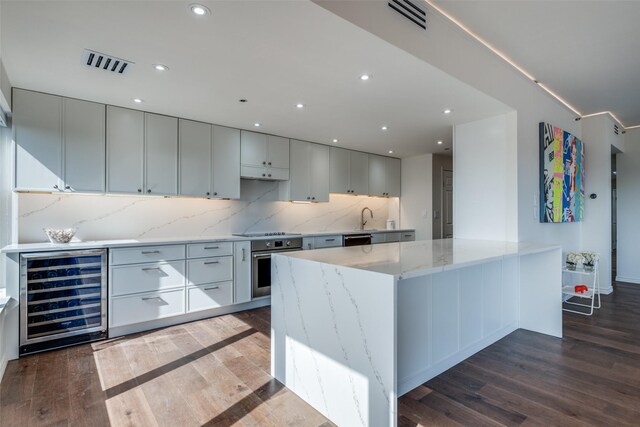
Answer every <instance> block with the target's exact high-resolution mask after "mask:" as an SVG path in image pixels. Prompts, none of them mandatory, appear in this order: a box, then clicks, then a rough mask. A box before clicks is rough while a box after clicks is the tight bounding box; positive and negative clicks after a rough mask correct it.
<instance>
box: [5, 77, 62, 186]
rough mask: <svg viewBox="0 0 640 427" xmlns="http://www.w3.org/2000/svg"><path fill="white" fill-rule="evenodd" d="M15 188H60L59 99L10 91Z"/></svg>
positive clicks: (60, 105)
mask: <svg viewBox="0 0 640 427" xmlns="http://www.w3.org/2000/svg"><path fill="white" fill-rule="evenodd" d="M13 116H14V132H15V134H14V139H15V141H16V176H15V188H16V189H17V190H38V191H56V190H59V189H61V188H62V98H60V97H58V96H53V95H46V94H43V93H37V92H31V91H25V90H20V89H14V90H13Z"/></svg>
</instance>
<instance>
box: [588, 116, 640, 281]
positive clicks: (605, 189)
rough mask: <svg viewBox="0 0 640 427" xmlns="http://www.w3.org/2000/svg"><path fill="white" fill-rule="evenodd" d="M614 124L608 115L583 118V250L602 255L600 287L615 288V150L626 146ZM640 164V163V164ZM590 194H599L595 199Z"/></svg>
mask: <svg viewBox="0 0 640 427" xmlns="http://www.w3.org/2000/svg"><path fill="white" fill-rule="evenodd" d="M613 126H614V121H613V120H612V119H611V117H609V116H608V115H606V114H601V115H599V116H593V117H588V118H585V119H582V141H583V143H584V144H585V193H586V198H585V210H584V221H583V223H582V233H583V236H582V249H583V250H585V251H595V252H598V253H599V254H600V264H599V268H600V288H601V289H602V291H603V292H605V293H610V292H612V291H613V288H612V286H611V147H612V146H616V147H623V145H622V144H620V143H619V141H620V140H622V138H617V137H616V136H615V135H614V133H613ZM638 164H640V163H638ZM590 194H596V195H597V198H596V199H591V198H590V197H589V195H590Z"/></svg>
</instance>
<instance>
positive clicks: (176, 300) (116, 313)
mask: <svg viewBox="0 0 640 427" xmlns="http://www.w3.org/2000/svg"><path fill="white" fill-rule="evenodd" d="M184 294H185V290H184V289H176V290H173V291H164V292H151V293H147V294H140V295H130V296H126V297H119V298H113V299H112V300H111V312H110V313H109V319H110V326H111V327H116V326H124V325H130V324H133V323H141V322H148V321H149V320H155V319H162V318H164V317H171V316H176V315H179V314H183V313H184V312H185V310H184V307H185V304H184V298H185V296H184Z"/></svg>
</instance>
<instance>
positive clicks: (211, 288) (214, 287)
mask: <svg viewBox="0 0 640 427" xmlns="http://www.w3.org/2000/svg"><path fill="white" fill-rule="evenodd" d="M214 289H220V286H212V287H210V288H204V290H205V291H212V290H214Z"/></svg>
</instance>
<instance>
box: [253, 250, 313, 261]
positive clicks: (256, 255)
mask: <svg viewBox="0 0 640 427" xmlns="http://www.w3.org/2000/svg"><path fill="white" fill-rule="evenodd" d="M301 250H302V249H301V248H291V249H282V250H277V251H269V252H267V253H263V252H261V253H254V254H252V255H251V256H252V257H253V259H263V258H271V255H272V254H277V253H279V252H293V251H301Z"/></svg>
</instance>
